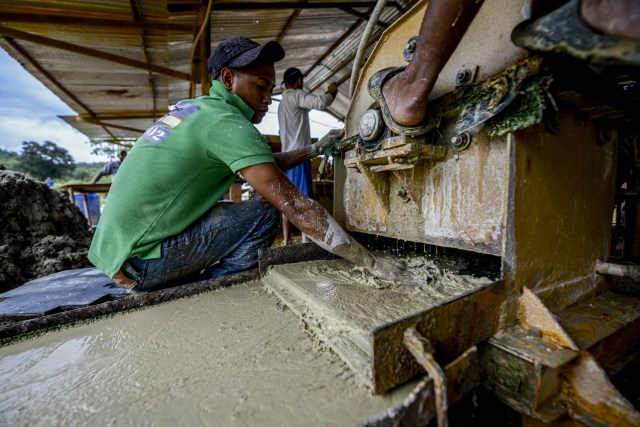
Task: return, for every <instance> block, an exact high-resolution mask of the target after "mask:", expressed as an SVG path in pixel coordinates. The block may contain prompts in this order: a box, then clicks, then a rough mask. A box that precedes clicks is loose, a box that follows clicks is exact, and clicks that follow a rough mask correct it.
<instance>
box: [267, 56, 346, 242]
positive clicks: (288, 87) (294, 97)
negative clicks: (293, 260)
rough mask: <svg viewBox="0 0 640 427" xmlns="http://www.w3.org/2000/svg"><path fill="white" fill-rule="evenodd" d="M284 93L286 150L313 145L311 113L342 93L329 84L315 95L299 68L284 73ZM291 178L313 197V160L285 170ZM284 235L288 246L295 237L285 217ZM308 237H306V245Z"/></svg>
mask: <svg viewBox="0 0 640 427" xmlns="http://www.w3.org/2000/svg"><path fill="white" fill-rule="evenodd" d="M282 84H283V85H284V92H283V93H282V101H281V102H280V105H279V107H278V124H279V125H280V142H281V144H282V151H283V152H286V151H292V150H297V149H300V148H304V147H307V146H309V145H311V131H310V129H309V110H321V109H323V108H326V107H328V106H329V105H331V103H332V102H333V100H334V99H335V96H336V94H337V93H338V88H337V86H336V85H335V84H334V83H332V84H331V85H329V88H328V91H327V93H325V94H323V95H314V94H311V93H309V92H307V91H305V90H304V89H303V75H302V72H301V71H300V70H299V69H297V68H289V69H287V70H286V71H285V72H284V78H283V81H282ZM285 174H286V175H287V177H288V178H289V179H290V180H291V182H293V183H294V184H295V186H296V187H298V188H299V189H300V191H302V192H303V193H304V194H305V195H306V196H309V197H311V198H313V177H312V170H311V161H310V160H307V161H306V162H304V163H302V164H299V165H298V166H295V167H294V168H292V169H289V170H287V171H285ZM282 232H283V235H284V244H285V245H288V244H289V240H290V238H291V230H290V229H289V220H288V218H287V217H286V216H284V215H282ZM306 241H308V240H307V237H306V236H304V235H303V242H306Z"/></svg>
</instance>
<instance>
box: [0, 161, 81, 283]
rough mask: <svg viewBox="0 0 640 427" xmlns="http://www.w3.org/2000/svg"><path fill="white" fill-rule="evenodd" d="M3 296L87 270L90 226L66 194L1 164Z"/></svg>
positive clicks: (0, 272) (0, 278) (0, 270)
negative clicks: (31, 284) (56, 276)
mask: <svg viewBox="0 0 640 427" xmlns="http://www.w3.org/2000/svg"><path fill="white" fill-rule="evenodd" d="M0 200H1V201H2V204H1V209H0V292H5V291H7V290H9V289H13V288H16V287H18V286H20V285H22V284H23V283H24V282H27V281H29V280H32V279H36V278H38V277H42V276H46V275H49V274H52V273H56V272H58V271H62V270H69V269H75V268H82V267H89V266H91V264H90V263H89V261H88V260H87V251H88V250H89V245H90V244H91V236H92V234H91V232H90V231H89V224H88V223H87V220H86V218H85V217H84V216H83V215H82V212H80V210H79V209H78V208H77V207H76V206H75V205H74V204H73V203H71V201H70V200H69V199H68V198H67V197H66V195H64V194H63V193H61V192H59V191H56V190H51V189H50V188H49V187H48V186H47V185H46V184H45V183H41V182H39V181H36V180H33V179H30V178H27V177H25V176H24V175H23V174H21V173H18V172H13V171H9V170H5V169H4V167H3V166H2V165H0Z"/></svg>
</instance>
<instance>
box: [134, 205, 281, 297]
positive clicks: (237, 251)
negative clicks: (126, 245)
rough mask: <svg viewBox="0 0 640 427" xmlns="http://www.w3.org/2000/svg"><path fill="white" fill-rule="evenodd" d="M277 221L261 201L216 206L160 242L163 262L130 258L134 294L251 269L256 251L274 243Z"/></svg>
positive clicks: (256, 257) (275, 212)
mask: <svg viewBox="0 0 640 427" xmlns="http://www.w3.org/2000/svg"><path fill="white" fill-rule="evenodd" d="M279 217H280V214H279V212H278V211H277V209H276V208H274V207H273V206H271V205H270V204H268V203H267V202H265V201H258V200H250V201H247V202H242V203H228V202H220V203H217V204H216V205H215V206H214V207H213V208H211V209H210V210H209V211H207V212H206V213H205V214H204V215H203V216H202V217H200V218H199V219H198V220H197V221H195V222H194V223H193V224H192V225H191V226H190V227H189V228H188V229H186V230H185V231H183V232H181V233H179V234H177V235H175V236H172V237H169V238H167V239H165V240H163V242H162V256H161V258H157V259H148V260H145V259H139V258H132V259H130V260H128V261H127V262H125V263H124V265H123V266H122V270H123V272H124V273H125V275H127V276H128V277H130V278H132V279H135V280H136V281H137V282H138V285H137V286H136V287H135V289H136V290H154V289H161V288H164V287H167V286H171V285H174V284H177V283H180V282H185V281H190V280H191V279H194V280H195V279H196V278H206V277H219V276H222V275H224V274H229V273H234V272H237V271H242V270H246V269H249V268H252V267H254V266H256V265H257V263H258V249H261V248H265V247H269V246H270V245H271V244H272V243H273V240H274V238H275V235H276V233H277V230H278V220H279ZM214 264H215V265H214ZM203 274H204V276H203Z"/></svg>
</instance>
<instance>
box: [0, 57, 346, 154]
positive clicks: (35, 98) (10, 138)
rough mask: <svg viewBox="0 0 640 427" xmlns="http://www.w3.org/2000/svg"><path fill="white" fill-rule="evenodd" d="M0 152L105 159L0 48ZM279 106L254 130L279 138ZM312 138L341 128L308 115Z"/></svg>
mask: <svg viewBox="0 0 640 427" xmlns="http://www.w3.org/2000/svg"><path fill="white" fill-rule="evenodd" d="M0 103H1V105H3V106H4V107H3V114H2V115H0V148H1V149H3V150H7V151H13V152H16V153H20V152H21V151H22V142H23V141H35V142H38V143H40V144H41V143H43V142H45V141H51V142H54V143H55V144H57V145H58V146H60V147H62V148H64V149H66V150H67V151H68V152H69V154H71V156H72V157H73V159H74V160H75V161H76V162H87V163H93V162H104V161H107V160H109V157H107V156H106V155H95V154H92V153H91V151H92V146H91V144H89V138H87V137H86V136H85V135H84V134H82V133H80V132H78V131H77V130H75V129H74V128H73V127H71V126H70V125H68V124H67V123H66V122H65V121H64V120H62V119H59V118H58V116H67V115H76V114H77V113H76V112H75V111H73V110H72V109H71V108H70V107H69V106H68V105H67V104H65V103H64V102H62V101H61V100H60V98H58V97H57V96H56V95H54V94H53V92H51V91H50V90H49V89H47V88H46V87H45V86H44V85H43V84H42V83H40V82H39V81H38V80H37V79H36V78H35V77H33V76H32V75H31V74H30V73H29V72H28V71H27V70H25V69H24V68H23V67H22V65H20V63H18V62H17V61H16V60H15V59H13V58H12V57H11V56H10V55H9V54H8V53H7V52H5V51H4V50H3V49H2V48H0ZM277 111H278V102H275V101H274V102H273V104H272V105H271V107H270V110H269V114H267V116H266V117H265V118H264V120H263V121H262V123H260V124H259V125H258V126H257V127H258V129H260V131H261V132H262V133H263V134H269V135H277V134H278V116H277ZM309 119H310V125H311V126H310V127H311V136H312V137H314V138H319V137H321V136H323V135H324V134H325V133H327V132H328V131H329V130H330V129H332V128H336V127H337V128H341V127H342V126H343V124H342V123H341V122H339V121H338V120H336V119H335V118H334V117H333V116H331V115H329V114H327V113H324V112H322V111H311V112H310V114H309Z"/></svg>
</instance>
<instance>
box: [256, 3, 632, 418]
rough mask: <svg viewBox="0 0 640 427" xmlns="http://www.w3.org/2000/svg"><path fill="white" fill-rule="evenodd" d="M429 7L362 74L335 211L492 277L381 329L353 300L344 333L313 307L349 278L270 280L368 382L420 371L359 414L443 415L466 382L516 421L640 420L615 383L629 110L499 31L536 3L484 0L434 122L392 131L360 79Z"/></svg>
mask: <svg viewBox="0 0 640 427" xmlns="http://www.w3.org/2000/svg"><path fill="white" fill-rule="evenodd" d="M533 6H535V5H533ZM427 7H428V2H427V1H422V2H419V3H418V4H417V5H416V6H415V7H414V8H413V9H412V10H410V11H409V12H407V14H406V15H405V16H403V17H402V18H401V19H400V20H399V21H398V22H396V23H395V24H393V25H392V26H391V27H390V28H388V29H387V30H386V32H385V33H384V34H383V35H382V37H381V39H380V41H379V42H378V43H377V45H376V47H375V48H374V50H373V51H372V52H371V54H370V56H369V58H368V60H367V62H366V64H365V65H364V66H363V67H362V69H361V71H360V76H359V80H358V84H357V85H356V86H355V88H354V91H353V96H352V104H351V107H350V110H349V112H348V115H347V118H346V128H345V129H346V134H345V139H344V140H343V141H341V142H340V144H339V145H340V147H339V148H340V149H339V150H338V151H339V154H336V155H335V162H336V168H335V174H336V177H335V179H336V185H335V203H334V205H335V208H334V215H335V217H336V218H337V220H338V221H339V222H340V223H341V224H343V225H344V226H345V228H346V229H347V230H349V231H350V232H354V233H356V235H358V234H359V233H362V235H371V236H384V237H386V238H391V239H397V240H398V241H407V242H418V243H419V244H423V245H424V246H426V245H429V246H430V247H431V248H434V247H435V248H438V247H440V248H453V249H447V250H449V251H456V252H460V253H464V254H466V255H467V257H469V258H473V257H474V256H478V257H482V259H493V260H497V263H498V264H499V269H498V270H499V272H498V274H497V276H496V277H495V280H492V281H491V283H489V284H484V285H482V286H479V287H478V288H476V289H473V290H472V291H465V292H463V293H462V294H457V295H453V296H451V295H449V296H448V297H447V298H444V299H443V300H441V301H439V302H438V303H436V304H435V305H432V306H428V307H410V308H407V310H406V312H404V313H403V314H402V315H401V316H399V318H395V319H388V320H387V321H385V322H384V323H383V324H376V323H375V322H372V323H370V324H369V323H367V322H366V321H365V320H362V319H357V318H355V317H357V316H354V314H353V312H354V311H357V309H354V310H352V312H351V313H350V314H349V315H348V316H347V315H343V316H342V318H341V319H342V320H341V322H342V323H341V326H340V327H338V326H335V328H336V330H337V329H340V328H341V330H342V331H343V333H342V334H341V333H337V335H339V336H340V338H339V339H336V338H331V337H330V336H329V335H330V334H325V335H323V333H322V329H323V328H324V329H326V328H327V324H326V323H325V324H321V323H322V322H321V321H315V320H314V317H318V316H317V313H316V315H315V316H314V314H313V313H314V310H317V305H318V304H322V301H319V300H324V302H325V303H326V301H327V300H331V301H334V299H335V298H340V297H343V298H349V297H347V296H345V294H346V293H347V290H346V287H345V288H342V289H340V290H339V292H342V293H343V294H341V295H342V296H341V295H337V296H336V295H322V296H319V295H320V294H321V293H322V292H321V290H320V288H321V287H322V286H321V285H318V284H317V283H316V285H315V287H312V286H309V287H306V285H305V284H304V283H303V282H304V281H303V280H298V283H297V284H293V285H291V286H290V287H287V288H286V289H285V288H284V287H283V286H281V285H278V284H272V285H270V286H272V287H273V288H274V290H275V292H276V293H277V294H278V295H279V296H280V297H281V298H282V299H283V300H284V301H285V302H287V304H288V305H289V306H290V307H291V308H292V309H293V310H294V311H297V312H298V313H299V314H300V315H301V316H302V317H303V319H305V322H306V323H308V324H309V325H310V326H311V328H312V329H313V328H314V327H315V328H316V329H317V330H316V333H317V334H318V335H319V336H320V337H321V338H322V339H324V340H325V341H326V342H327V343H328V345H329V346H330V347H331V348H333V350H334V351H336V352H337V353H338V354H340V355H341V356H342V358H343V359H344V360H345V361H346V362H347V364H349V366H350V367H351V368H352V369H353V371H354V372H355V373H356V374H357V375H358V376H359V377H360V379H361V380H362V381H363V382H365V383H366V384H368V385H369V386H370V387H371V389H372V390H373V392H374V393H385V392H386V391H388V390H390V389H392V388H394V387H396V386H398V385H400V384H403V383H405V382H407V381H408V380H410V379H411V378H414V377H415V376H416V375H418V374H420V373H424V371H425V370H426V371H427V372H428V376H427V377H426V379H425V380H423V381H422V383H421V384H420V385H419V386H418V387H417V388H416V390H415V391H414V392H413V393H412V395H411V398H410V399H408V401H407V402H405V404H404V405H402V407H398V408H394V409H392V410H390V411H388V413H387V414H385V415H384V416H381V417H380V418H377V419H375V420H369V421H368V422H367V424H368V425H402V424H405V425H419V424H424V423H427V422H428V421H429V420H430V419H437V421H438V424H439V425H444V424H446V423H447V408H448V405H450V404H452V403H453V402H455V401H456V400H458V399H460V398H461V397H462V396H463V395H465V394H466V393H468V392H469V391H470V390H471V389H473V388H474V387H476V386H482V387H484V389H485V390H488V391H489V392H491V393H493V394H494V395H495V396H497V398H498V399H500V400H501V401H502V402H504V403H506V404H507V405H509V406H510V407H511V408H514V409H515V410H516V411H518V412H519V413H520V414H522V419H523V423H524V421H526V423H527V424H526V425H538V424H562V425H565V423H566V424H567V425H588V426H602V425H618V426H620V425H640V415H639V413H638V412H637V410H636V409H635V408H634V407H633V405H632V404H631V403H630V402H629V400H628V399H626V398H625V397H624V396H623V395H622V394H621V393H620V392H619V391H618V390H617V389H616V387H614V386H613V384H612V383H611V380H610V377H609V375H610V374H611V373H612V372H613V371H612V370H613V369H614V368H615V367H618V368H619V367H620V366H621V362H620V361H621V360H623V359H624V358H625V357H627V358H628V356H630V355H633V354H636V353H634V350H635V349H634V344H637V343H638V342H640V341H639V338H640V298H638V297H637V295H638V292H637V289H638V288H637V287H636V288H635V295H636V296H634V289H633V288H634V287H635V286H637V285H635V284H633V285H631V287H628V286H627V287H626V288H625V287H622V288H621V287H620V286H617V285H616V283H617V282H620V283H626V282H625V281H629V279H628V278H637V269H636V267H635V266H634V265H633V264H629V263H626V264H623V263H620V262H618V263H616V262H614V261H613V259H612V256H611V255H610V254H611V253H612V251H611V242H612V237H613V236H612V234H613V232H614V227H613V225H612V224H614V222H615V221H614V220H612V218H614V217H615V215H614V206H615V202H616V189H620V188H624V187H620V182H618V183H616V171H617V164H618V163H620V162H618V156H621V155H622V154H621V153H622V151H623V148H624V147H625V144H629V142H630V141H631V143H634V142H635V139H634V138H637V135H635V134H634V133H633V132H632V131H629V130H628V129H629V126H627V124H626V123H628V122H629V120H628V119H629V118H630V119H632V120H633V114H634V112H633V111H628V109H627V110H625V106H624V100H621V99H620V98H618V97H615V96H611V95H612V94H613V91H614V90H617V89H615V88H619V87H620V81H619V79H618V81H614V80H615V79H612V78H609V77H608V76H606V75H603V74H602V73H599V72H596V71H598V70H595V71H594V70H593V69H592V68H589V67H588V66H586V65H584V64H582V65H580V64H578V65H575V67H574V66H573V65H567V64H566V63H564V64H563V63H560V62H558V61H560V59H554V58H542V57H539V56H535V55H533V54H531V53H530V52H527V51H525V50H523V49H520V48H518V47H516V46H515V45H514V44H513V43H512V42H511V39H510V34H511V31H512V29H513V28H514V26H515V25H516V24H518V23H519V22H521V21H523V20H524V19H527V18H528V17H529V13H530V12H529V11H530V10H532V4H531V2H530V1H528V0H486V1H485V2H484V4H483V6H482V8H481V9H480V12H479V13H478V15H477V17H476V18H475V20H474V22H473V23H472V25H471V27H470V28H469V30H468V31H467V33H466V35H465V36H464V38H463V40H462V42H461V44H460V45H459V47H458V48H457V50H456V52H455V53H454V55H453V57H452V58H451V59H450V60H449V62H448V64H447V66H446V67H445V69H444V71H443V72H442V74H441V76H440V78H439V80H438V83H437V85H436V87H435V89H434V91H433V93H432V96H431V98H432V103H431V108H430V114H431V115H432V116H434V117H435V118H436V119H437V120H438V121H439V125H438V126H437V128H436V129H435V130H433V131H430V132H429V133H427V134H426V135H421V136H417V137H407V136H402V135H394V134H391V133H390V132H389V131H388V130H387V129H386V128H385V127H384V124H383V121H382V120H381V118H380V117H381V116H380V111H379V108H378V107H377V105H376V104H375V103H374V102H373V99H372V98H371V96H370V95H369V92H368V90H367V84H368V81H369V79H370V78H371V76H372V75H373V74H374V73H375V72H376V71H378V70H381V69H383V68H387V67H395V66H402V65H406V64H407V61H410V60H411V56H412V52H413V50H414V49H415V45H416V42H418V41H417V40H416V36H417V34H418V29H419V26H420V23H421V20H422V16H423V14H424V12H425V9H426V8H427ZM570 64H571V63H570ZM576 67H582V68H576ZM607 84H609V86H607ZM612 87H613V88H614V89H612ZM636 110H637V108H636ZM636 117H637V116H636ZM636 127H637V126H636ZM632 148H633V147H632ZM625 150H626V151H629V150H628V149H625ZM620 174H621V172H620V171H618V178H620ZM618 181H620V179H618ZM619 217H620V215H618V221H619ZM631 243H632V242H627V245H630V244H631ZM442 251H446V250H445V249H442V250H441V253H442ZM272 274H278V272H277V269H274V270H273V271H272ZM282 274H283V275H286V274H285V273H282ZM267 281H269V275H267ZM274 283H275V281H274ZM278 283H282V280H280V281H278ZM629 283H631V282H630V281H629ZM312 288H313V289H312ZM621 289H623V290H624V291H625V292H623V290H621ZM371 292H372V293H375V292H376V291H371ZM380 294H381V295H384V291H380ZM314 298H317V299H318V301H319V302H318V301H316V300H314ZM350 298H353V299H357V298H358V296H357V294H354V295H352V296H351V297H350ZM385 298H386V297H384V296H380V300H379V301H378V304H380V306H385V305H387V304H388V305H392V304H401V303H398V302H396V301H392V297H389V298H388V299H385ZM314 301H315V302H314ZM345 304H346V303H345ZM314 307H315V308H314ZM354 307H356V304H354ZM405 307H406V305H405ZM332 316H337V317H340V314H339V313H338V314H336V313H333V314H332ZM314 322H315V323H314ZM349 322H351V323H349ZM354 324H358V325H359V327H353V325H354ZM636 347H637V346H636Z"/></svg>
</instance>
